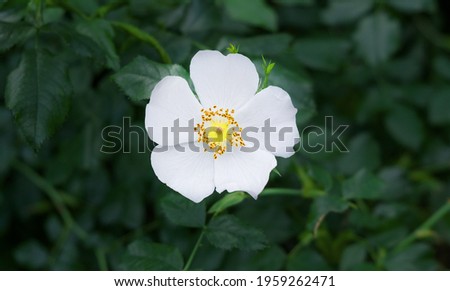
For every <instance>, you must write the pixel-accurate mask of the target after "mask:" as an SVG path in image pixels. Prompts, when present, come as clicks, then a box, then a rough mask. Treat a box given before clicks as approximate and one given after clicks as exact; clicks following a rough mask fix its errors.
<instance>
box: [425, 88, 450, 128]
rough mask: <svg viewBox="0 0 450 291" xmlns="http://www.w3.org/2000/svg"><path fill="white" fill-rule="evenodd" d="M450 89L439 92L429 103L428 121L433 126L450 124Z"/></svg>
mask: <svg viewBox="0 0 450 291" xmlns="http://www.w3.org/2000/svg"><path fill="white" fill-rule="evenodd" d="M449 110H450V88H443V89H440V90H438V91H437V92H436V93H435V94H434V95H433V96H431V101H430V102H429V103H428V119H429V120H430V122H431V123H432V124H436V125H446V124H450V112H449Z"/></svg>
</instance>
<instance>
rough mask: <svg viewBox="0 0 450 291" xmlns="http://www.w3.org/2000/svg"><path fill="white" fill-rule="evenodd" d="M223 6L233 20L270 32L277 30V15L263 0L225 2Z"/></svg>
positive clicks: (229, 0) (227, 0)
mask: <svg viewBox="0 0 450 291" xmlns="http://www.w3.org/2000/svg"><path fill="white" fill-rule="evenodd" d="M223 4H224V5H225V9H226V11H227V12H228V14H229V15H230V17H231V18H233V19H234V20H237V21H240V22H243V23H246V24H250V25H254V26H258V27H261V28H265V29H267V30H270V31H275V30H276V29H277V26H278V25H277V14H276V13H275V11H274V10H273V9H272V8H271V7H270V6H269V5H267V3H266V2H265V1H264V0H246V1H241V0H226V1H224V2H223Z"/></svg>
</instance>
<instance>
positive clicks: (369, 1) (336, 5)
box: [322, 0, 374, 25]
mask: <svg viewBox="0 0 450 291" xmlns="http://www.w3.org/2000/svg"><path fill="white" fill-rule="evenodd" d="M373 2H374V1H373V0H331V1H330V2H329V4H328V7H327V9H325V11H323V13H322V19H323V22H325V23H326V24H328V25H336V24H342V23H348V22H352V21H354V20H356V19H358V18H359V17H360V16H362V15H364V14H365V13H366V12H367V11H369V10H370V9H371V8H372V6H373Z"/></svg>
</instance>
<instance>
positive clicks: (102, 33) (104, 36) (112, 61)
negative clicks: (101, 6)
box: [77, 19, 120, 71]
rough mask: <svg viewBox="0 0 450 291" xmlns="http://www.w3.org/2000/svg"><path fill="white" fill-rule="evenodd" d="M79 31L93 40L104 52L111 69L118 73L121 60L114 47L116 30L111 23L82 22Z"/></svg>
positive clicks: (102, 20) (79, 24)
mask: <svg viewBox="0 0 450 291" xmlns="http://www.w3.org/2000/svg"><path fill="white" fill-rule="evenodd" d="M77 31H78V32H79V33H81V34H83V35H85V36H87V37H89V38H91V39H92V40H93V41H94V42H95V43H97V45H98V46H99V47H100V48H101V49H102V50H103V51H104V53H105V55H106V62H107V65H108V67H109V68H111V69H113V70H115V71H117V70H118V69H119V68H120V59H119V56H118V55H117V52H116V47H115V46H114V42H113V39H114V29H113V27H112V25H111V23H110V22H109V21H107V20H104V19H92V20H81V21H80V22H79V23H78V25H77Z"/></svg>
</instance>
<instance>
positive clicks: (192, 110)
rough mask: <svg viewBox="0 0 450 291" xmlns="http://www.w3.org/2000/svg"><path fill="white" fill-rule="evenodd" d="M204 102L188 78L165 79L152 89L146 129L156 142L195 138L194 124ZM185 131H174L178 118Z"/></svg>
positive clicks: (177, 142)
mask: <svg viewBox="0 0 450 291" xmlns="http://www.w3.org/2000/svg"><path fill="white" fill-rule="evenodd" d="M201 108H202V107H201V105H200V103H199V102H198V100H197V99H196V98H195V96H194V94H193V93H192V91H191V89H190V88H189V85H188V83H187V82H186V80H185V79H183V78H181V77H177V76H167V77H165V78H163V79H162V80H161V81H160V82H159V83H158V84H157V85H156V86H155V88H154V89H153V91H152V95H151V97H150V101H149V103H148V104H147V107H146V109H145V128H146V129H147V132H148V135H149V137H150V138H151V139H152V140H153V141H154V142H156V143H157V144H160V145H161V144H163V145H174V144H181V143H186V142H192V141H193V140H194V139H195V132H194V125H195V124H197V123H198V122H199V121H200V120H201V111H200V110H201ZM177 119H179V125H180V127H185V131H184V132H182V133H180V134H177V133H174V132H172V129H173V128H174V125H175V121H176V120H177Z"/></svg>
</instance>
